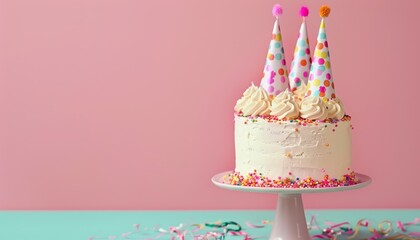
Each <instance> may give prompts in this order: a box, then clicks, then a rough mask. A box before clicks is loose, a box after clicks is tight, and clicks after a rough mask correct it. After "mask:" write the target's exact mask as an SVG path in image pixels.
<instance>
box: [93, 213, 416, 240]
mask: <svg viewBox="0 0 420 240" xmlns="http://www.w3.org/2000/svg"><path fill="white" fill-rule="evenodd" d="M272 224H273V222H272V221H270V220H262V221H259V222H256V223H252V222H251V221H246V222H245V224H244V227H242V226H241V225H240V224H239V223H237V222H234V221H226V222H220V221H219V222H214V223H194V224H183V223H181V224H178V225H177V226H176V227H169V228H167V229H166V228H158V227H156V228H154V229H146V228H144V229H140V228H139V227H138V226H139V225H138V224H136V225H137V226H136V225H135V229H134V230H133V231H132V232H125V233H122V234H120V235H111V236H106V237H100V236H94V237H89V238H88V240H99V239H142V240H153V239H171V240H187V239H192V240H213V239H214V240H226V239H232V238H233V239H238V240H239V239H243V240H252V239H268V235H264V236H253V235H251V234H250V233H248V231H249V230H250V229H264V228H267V227H271V225H272ZM307 225H308V230H309V231H310V232H311V233H312V239H330V240H337V239H350V240H351V239H369V240H376V239H388V240H397V239H404V240H414V239H419V237H420V232H416V231H410V228H411V229H413V228H414V227H415V226H417V227H418V225H420V218H415V219H414V220H413V221H410V222H402V221H399V220H398V221H396V222H395V224H394V222H392V221H390V220H383V221H380V222H379V223H378V224H375V223H374V222H370V221H368V220H367V219H365V218H362V219H360V220H359V221H357V222H356V223H355V224H351V223H350V221H343V222H340V223H333V222H325V223H324V224H323V226H320V224H319V223H318V221H317V219H316V218H315V216H311V218H310V221H309V222H308V223H307ZM375 226H376V227H375ZM394 226H395V227H394ZM268 231H269V230H268V229H267V232H268ZM253 232H255V230H253ZM230 236H231V237H232V238H230Z"/></svg>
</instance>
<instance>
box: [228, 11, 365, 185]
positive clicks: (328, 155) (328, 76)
mask: <svg viewBox="0 0 420 240" xmlns="http://www.w3.org/2000/svg"><path fill="white" fill-rule="evenodd" d="M281 13H282V10H281V8H280V7H279V6H275V8H274V9H273V15H274V16H275V17H276V21H275V23H274V28H273V33H272V36H273V37H272V40H271V42H270V47H269V51H268V54H267V60H266V65H265V67H264V77H263V78H262V80H261V84H260V86H259V87H257V86H254V85H253V84H252V86H250V87H249V88H248V89H247V90H246V91H245V92H244V94H243V96H242V98H240V99H239V100H238V101H237V103H236V106H235V158H236V160H235V164H236V166H235V172H234V173H232V174H231V175H230V176H229V182H230V183H231V184H234V185H241V186H258V187H299V188H316V187H335V186H347V185H353V184H356V183H357V182H358V180H357V179H356V177H355V174H354V172H352V171H351V169H350V168H351V163H352V154H351V152H352V151H351V131H352V128H353V127H352V125H351V117H350V116H348V115H345V111H344V106H343V103H342V102H341V100H340V99H339V98H338V97H337V96H336V93H335V86H334V82H333V78H332V71H331V62H330V54H329V49H328V42H327V36H326V32H325V23H324V18H325V17H327V16H328V15H329V13H330V9H329V8H328V7H327V6H323V7H321V10H320V15H321V17H322V21H321V24H320V29H319V33H318V37H317V45H316V49H315V52H314V57H313V59H314V61H313V62H312V58H311V57H310V51H309V40H308V38H307V33H306V23H305V17H306V16H307V15H308V10H307V8H302V9H301V11H300V13H301V16H302V17H303V22H302V25H301V28H300V32H299V38H298V41H297V43H296V48H295V54H294V58H293V62H292V66H291V72H290V74H288V71H287V69H286V62H285V58H284V49H283V44H282V41H281V39H282V37H281V32H280V26H279V15H280V14H281ZM302 13H303V14H302ZM309 66H310V67H309ZM289 90H290V91H289Z"/></svg>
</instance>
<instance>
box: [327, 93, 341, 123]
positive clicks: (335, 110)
mask: <svg viewBox="0 0 420 240" xmlns="http://www.w3.org/2000/svg"><path fill="white" fill-rule="evenodd" d="M326 105H327V108H328V117H329V118H335V119H338V120H340V119H342V118H343V117H344V105H343V102H342V101H341V100H340V99H339V98H336V99H330V100H329V101H328V102H327V103H326Z"/></svg>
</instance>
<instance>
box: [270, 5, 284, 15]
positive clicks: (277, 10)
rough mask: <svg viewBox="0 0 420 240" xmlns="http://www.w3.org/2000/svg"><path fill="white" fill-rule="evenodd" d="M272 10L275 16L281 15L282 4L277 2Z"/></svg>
mask: <svg viewBox="0 0 420 240" xmlns="http://www.w3.org/2000/svg"><path fill="white" fill-rule="evenodd" d="M272 12H273V16H274V17H279V16H280V15H282V14H283V8H282V7H281V6H280V4H276V5H274V7H273V11H272Z"/></svg>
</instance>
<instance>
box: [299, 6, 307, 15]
mask: <svg viewBox="0 0 420 240" xmlns="http://www.w3.org/2000/svg"><path fill="white" fill-rule="evenodd" d="M299 15H300V16H301V17H307V16H308V15H309V9H308V7H306V6H302V7H301V8H300V10H299Z"/></svg>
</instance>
